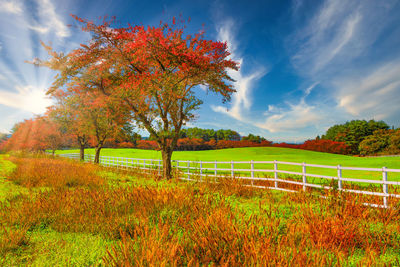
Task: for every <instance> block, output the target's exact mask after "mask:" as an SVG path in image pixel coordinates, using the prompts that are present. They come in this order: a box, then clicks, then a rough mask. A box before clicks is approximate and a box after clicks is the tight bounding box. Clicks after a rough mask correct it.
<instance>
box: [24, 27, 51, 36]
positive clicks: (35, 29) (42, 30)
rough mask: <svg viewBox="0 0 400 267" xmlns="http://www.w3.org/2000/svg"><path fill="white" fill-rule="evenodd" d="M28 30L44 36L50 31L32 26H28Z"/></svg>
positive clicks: (47, 28) (46, 28)
mask: <svg viewBox="0 0 400 267" xmlns="http://www.w3.org/2000/svg"><path fill="white" fill-rule="evenodd" d="M28 28H29V29H31V30H34V31H36V32H38V33H40V34H45V33H47V32H48V31H49V30H50V29H49V27H43V26H32V25H29V26H28Z"/></svg>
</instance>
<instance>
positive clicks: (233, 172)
mask: <svg viewBox="0 0 400 267" xmlns="http://www.w3.org/2000/svg"><path fill="white" fill-rule="evenodd" d="M231 176H232V178H234V177H235V171H234V165H233V160H231Z"/></svg>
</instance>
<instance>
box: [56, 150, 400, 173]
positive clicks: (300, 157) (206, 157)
mask: <svg viewBox="0 0 400 267" xmlns="http://www.w3.org/2000/svg"><path fill="white" fill-rule="evenodd" d="M56 153H57V154H65V153H79V150H59V151H57V152H56ZM85 153H87V154H94V149H86V150H85ZM101 155H102V156H114V157H123V158H140V159H161V153H160V152H159V151H154V150H143V149H131V148H119V149H111V148H105V149H102V151H101ZM172 159H174V160H191V161H200V160H201V161H250V160H254V161H273V160H278V161H285V162H297V163H302V162H305V163H309V164H320V165H331V166H337V165H341V166H343V167H365V168H382V167H387V168H391V169H400V157H354V156H346V155H338V154H330V153H322V152H315V151H307V150H301V149H292V148H278V147H249V148H231V149H220V150H206V151H175V152H174V153H173V155H172ZM203 166H206V167H207V166H208V165H207V164H206V165H203ZM213 166H214V165H213V164H209V166H208V167H210V168H211V167H213ZM218 167H220V168H230V165H229V164H219V165H218ZM235 168H242V169H249V168H250V164H236V165H235ZM255 168H258V169H261V168H263V169H273V166H272V164H264V165H256V166H255ZM278 168H279V169H281V170H288V171H296V172H301V166H292V165H283V164H279V166H278ZM307 172H308V173H312V174H321V175H331V176H336V175H337V170H335V169H321V168H314V167H308V168H307ZM260 175H263V174H260ZM264 175H266V176H270V174H269V175H268V174H264ZM342 175H343V177H346V178H360V179H382V173H381V172H375V171H350V170H343V172H342ZM388 179H389V180H392V181H400V173H388Z"/></svg>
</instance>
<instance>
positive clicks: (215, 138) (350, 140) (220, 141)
mask: <svg viewBox="0 0 400 267" xmlns="http://www.w3.org/2000/svg"><path fill="white" fill-rule="evenodd" d="M389 128H390V127H389V126H388V125H387V124H386V123H385V122H383V121H374V120H370V121H365V120H353V121H349V122H346V123H344V124H338V125H334V126H332V127H330V128H329V129H328V130H327V131H326V133H325V134H324V135H322V136H321V137H319V136H317V137H316V138H315V139H313V140H307V141H305V142H304V143H302V144H289V143H273V142H272V141H268V140H266V139H265V138H264V137H262V136H259V135H253V134H249V135H247V136H240V134H239V133H238V132H236V131H234V130H230V129H227V130H213V129H202V128H197V127H195V128H186V129H183V130H182V131H181V133H180V138H179V139H178V142H177V146H176V148H175V150H178V151H179V150H180V151H193V150H212V149H223V148H237V147H268V146H273V147H285V148H295V149H305V150H312V151H319V152H328V153H336V154H346V155H385V154H400V129H394V128H392V129H389ZM12 132H13V134H12V135H11V138H10V137H9V135H4V134H2V135H0V150H1V149H3V150H10V149H14V150H44V149H52V150H55V149H60V148H71V147H78V146H79V144H77V143H76V141H75V140H76V139H75V138H70V137H68V135H65V134H63V133H60V132H59V131H57V129H56V127H54V125H52V124H51V123H49V122H48V121H46V120H44V119H36V120H25V121H24V122H23V123H20V124H17V125H16V126H15V127H14V128H13V130H12ZM94 144H95V142H94V141H92V140H91V138H88V142H87V144H86V147H94ZM104 147H109V148H140V149H153V150H157V149H159V146H158V144H157V142H156V141H155V140H154V139H153V138H152V136H150V137H149V138H143V137H142V136H140V135H139V134H137V133H135V132H134V131H133V128H132V127H131V126H129V125H126V126H124V127H123V128H122V129H121V131H119V134H118V135H116V136H115V137H113V138H108V139H107V140H106V141H105V144H104Z"/></svg>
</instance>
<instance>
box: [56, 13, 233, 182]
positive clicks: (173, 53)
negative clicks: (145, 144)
mask: <svg viewBox="0 0 400 267" xmlns="http://www.w3.org/2000/svg"><path fill="white" fill-rule="evenodd" d="M75 18H76V19H77V20H78V21H80V22H81V23H83V25H84V26H83V28H82V29H83V30H84V31H87V32H90V33H91V34H92V39H91V40H90V42H88V44H86V45H81V48H79V49H76V50H74V51H72V52H71V53H70V57H69V58H68V59H66V60H64V59H63V60H64V63H65V62H67V63H68V64H65V65H67V66H68V67H63V68H59V69H58V70H59V71H60V76H59V78H58V79H57V80H56V81H55V83H54V84H55V85H56V86H57V85H59V84H64V81H65V80H66V79H69V80H76V79H80V80H82V79H85V80H86V81H89V83H88V86H87V89H89V90H90V91H92V92H94V91H97V92H101V93H102V94H103V96H104V97H108V98H110V99H113V100H115V101H116V102H117V103H118V108H121V109H124V108H126V109H127V114H129V115H130V116H131V117H132V119H133V120H134V121H135V122H136V124H137V125H138V126H139V127H142V128H145V129H146V130H147V131H148V132H149V133H150V135H151V136H153V137H154V140H155V141H156V143H157V145H158V146H159V149H160V150H161V152H162V158H163V175H164V177H165V178H167V179H169V178H171V156H172V152H173V151H174V149H175V147H176V145H177V141H178V138H179V133H180V130H181V128H182V126H183V125H184V124H185V123H186V122H188V121H190V120H193V119H194V114H193V111H195V110H196V109H198V108H199V106H200V105H201V104H202V101H201V100H200V99H199V98H198V97H197V96H196V95H195V92H194V88H195V87H196V86H198V85H205V86H207V87H208V89H209V90H210V91H212V92H215V93H217V94H219V95H221V96H222V97H223V101H227V100H230V96H231V94H232V93H233V92H234V89H233V87H232V85H230V84H228V83H227V82H229V81H233V80H232V79H231V77H229V75H228V74H227V70H228V69H235V70H237V69H238V63H236V62H234V61H232V60H230V59H229V52H228V50H227V44H226V43H223V42H216V41H212V40H206V39H205V38H204V32H200V33H198V34H195V35H193V36H191V35H185V34H184V29H183V28H184V27H180V26H178V24H176V20H175V18H174V19H173V22H172V24H171V25H168V24H166V23H161V24H160V25H159V26H158V27H150V26H149V27H145V26H128V27H125V28H112V21H104V22H103V23H102V24H100V25H96V24H94V23H93V22H89V21H86V20H83V19H80V18H78V17H75ZM181 23H182V24H181V25H184V22H183V21H182V22H181ZM82 70H85V71H83V72H82ZM82 73H84V75H82ZM93 76H96V77H97V78H96V79H92V78H91V77H93Z"/></svg>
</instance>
